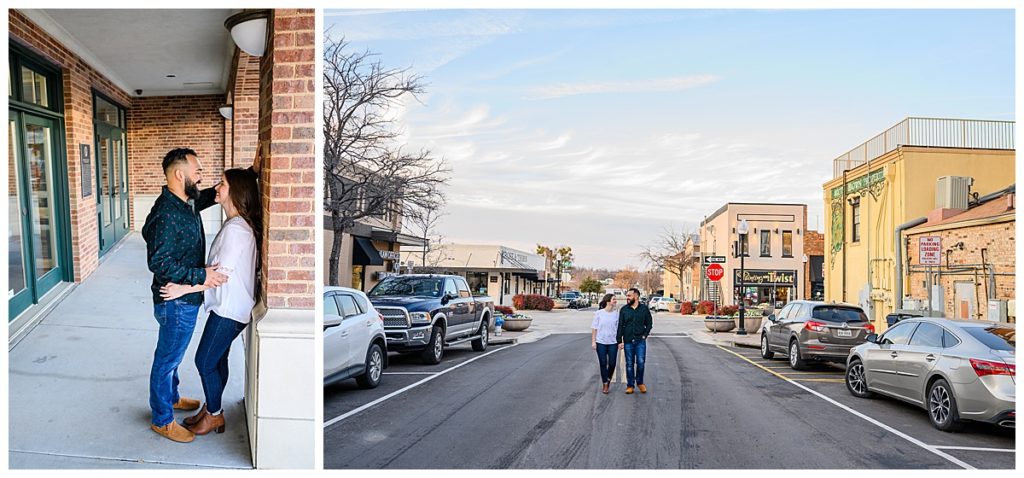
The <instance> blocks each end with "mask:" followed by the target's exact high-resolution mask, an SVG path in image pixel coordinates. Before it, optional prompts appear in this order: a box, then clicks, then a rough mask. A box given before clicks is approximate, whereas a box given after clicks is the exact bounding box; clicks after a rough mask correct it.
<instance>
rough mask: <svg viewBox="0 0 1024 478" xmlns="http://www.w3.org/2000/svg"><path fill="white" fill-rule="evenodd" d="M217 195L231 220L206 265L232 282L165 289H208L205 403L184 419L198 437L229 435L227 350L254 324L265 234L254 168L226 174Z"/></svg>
mask: <svg viewBox="0 0 1024 478" xmlns="http://www.w3.org/2000/svg"><path fill="white" fill-rule="evenodd" d="M216 191H217V197H216V201H217V203H218V204H220V205H221V207H222V208H223V209H224V214H225V215H226V216H227V221H225V222H224V224H223V225H222V226H221V229H220V232H218V233H217V237H216V238H215V239H214V240H213V245H211V246H210V256H209V259H208V260H207V263H208V265H211V266H213V265H216V266H217V271H218V272H221V273H223V274H225V275H227V276H228V281H227V282H225V283H224V284H223V285H221V286H220V287H217V288H207V287H204V286H202V285H197V286H189V285H181V284H173V283H171V284H167V285H166V286H164V287H163V288H162V289H160V291H161V296H162V297H163V298H164V299H167V300H170V299H174V298H176V297H180V296H182V295H184V294H187V293H189V292H196V291H204V292H203V309H204V310H205V311H206V312H207V313H209V317H208V318H207V319H206V326H205V327H204V328H203V337H202V338H201V339H200V340H199V348H198V349H197V350H196V368H197V369H199V377H200V379H201V380H202V383H203V393H204V394H205V395H206V403H205V404H204V405H203V408H202V409H200V410H199V413H197V414H196V415H195V416H192V417H189V418H186V419H185V421H184V423H185V427H186V428H188V429H189V430H191V431H192V432H193V433H195V434H196V435H205V434H207V433H209V432H210V431H216V432H217V433H223V432H224V414H223V410H222V408H221V397H222V396H223V394H224V387H225V386H226V385H227V383H228V352H229V351H230V349H231V343H232V342H233V341H234V340H235V337H238V334H240V333H241V332H242V330H245V327H246V326H247V325H248V324H249V320H250V313H251V311H252V308H253V306H254V305H255V304H256V299H255V297H256V274H257V271H258V270H259V264H258V260H259V253H258V251H259V246H260V239H261V237H260V233H261V232H262V231H263V227H262V222H263V209H262V207H261V206H260V192H259V187H258V186H257V182H256V174H255V173H254V172H253V171H252V170H251V169H229V170H227V171H224V175H223V177H222V178H221V181H220V182H219V183H218V184H217V186H216Z"/></svg>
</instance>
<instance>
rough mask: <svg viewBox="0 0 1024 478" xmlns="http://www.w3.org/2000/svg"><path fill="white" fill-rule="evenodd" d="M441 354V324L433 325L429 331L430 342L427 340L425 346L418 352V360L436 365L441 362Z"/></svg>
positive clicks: (442, 350)
mask: <svg viewBox="0 0 1024 478" xmlns="http://www.w3.org/2000/svg"><path fill="white" fill-rule="evenodd" d="M442 355H444V337H442V336H441V326H439V325H435V326H434V328H433V330H431V331H430V342H427V348H425V349H423V352H421V353H420V361H421V362H423V363H424V364H426V365H437V364H439V363H441V356H442Z"/></svg>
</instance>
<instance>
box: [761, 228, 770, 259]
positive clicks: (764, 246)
mask: <svg viewBox="0 0 1024 478" xmlns="http://www.w3.org/2000/svg"><path fill="white" fill-rule="evenodd" d="M771 256H772V231H769V230H762V231H761V257H771Z"/></svg>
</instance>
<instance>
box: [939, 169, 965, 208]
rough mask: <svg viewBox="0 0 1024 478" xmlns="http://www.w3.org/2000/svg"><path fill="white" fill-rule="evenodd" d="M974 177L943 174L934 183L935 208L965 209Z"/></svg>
mask: <svg viewBox="0 0 1024 478" xmlns="http://www.w3.org/2000/svg"><path fill="white" fill-rule="evenodd" d="M973 184H974V178H970V177H967V176H943V177H941V178H939V180H938V181H937V182H936V185H935V209H967V200H968V198H969V197H970V194H971V186H972V185H973Z"/></svg>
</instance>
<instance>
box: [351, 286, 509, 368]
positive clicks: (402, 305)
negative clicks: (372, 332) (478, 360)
mask: <svg viewBox="0 0 1024 478" xmlns="http://www.w3.org/2000/svg"><path fill="white" fill-rule="evenodd" d="M367 295H368V296H369V298H370V302H372V303H373V306H374V307H375V308H376V309H377V310H378V311H379V312H380V313H381V315H382V316H383V317H384V335H385V336H386V337H387V344H388V349H389V350H393V351H397V352H418V353H419V354H420V360H421V361H422V362H423V363H425V364H431V365H432V364H437V363H440V362H441V357H442V356H443V355H444V348H445V347H450V346H452V345H456V344H460V343H463V342H471V343H472V346H473V350H476V351H483V350H484V349H486V348H487V341H488V328H489V326H490V325H491V320H492V318H493V317H494V301H493V300H491V299H490V298H489V297H474V296H473V294H471V293H470V291H469V286H468V285H466V279H464V278H463V277H461V276H455V275H435V274H408V275H398V276H391V277H387V278H385V279H384V280H382V281H380V282H379V283H378V284H377V285H376V286H374V287H373V289H371V290H370V292H369V293H368V294H367Z"/></svg>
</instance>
